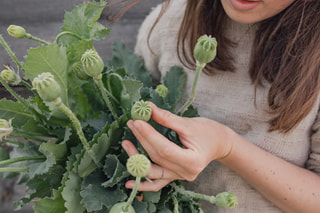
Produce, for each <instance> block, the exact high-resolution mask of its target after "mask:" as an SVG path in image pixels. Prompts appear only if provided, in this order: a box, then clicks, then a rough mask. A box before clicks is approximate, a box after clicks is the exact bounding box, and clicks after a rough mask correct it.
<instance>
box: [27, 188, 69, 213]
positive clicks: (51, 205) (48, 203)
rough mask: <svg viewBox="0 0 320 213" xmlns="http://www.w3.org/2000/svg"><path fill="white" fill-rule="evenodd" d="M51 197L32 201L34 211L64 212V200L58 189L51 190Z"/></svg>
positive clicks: (42, 212)
mask: <svg viewBox="0 0 320 213" xmlns="http://www.w3.org/2000/svg"><path fill="white" fill-rule="evenodd" d="M53 196H54V197H53V198H49V197H46V198H43V199H40V200H37V201H35V202H34V207H33V209H34V212H35V213H65V212H66V208H65V207H64V200H63V198H62V196H61V193H60V192H59V191H56V190H53Z"/></svg>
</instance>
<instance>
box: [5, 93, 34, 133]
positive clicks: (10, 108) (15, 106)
mask: <svg viewBox="0 0 320 213" xmlns="http://www.w3.org/2000/svg"><path fill="white" fill-rule="evenodd" d="M0 118H2V119H6V120H9V119H11V118H13V120H12V126H13V127H14V128H22V126H23V125H25V124H26V123H27V122H28V121H30V120H33V119H34V116H33V114H30V113H29V112H28V111H27V110H26V109H25V107H24V105H23V104H21V103H19V102H14V101H10V100H6V99H1V100H0Z"/></svg>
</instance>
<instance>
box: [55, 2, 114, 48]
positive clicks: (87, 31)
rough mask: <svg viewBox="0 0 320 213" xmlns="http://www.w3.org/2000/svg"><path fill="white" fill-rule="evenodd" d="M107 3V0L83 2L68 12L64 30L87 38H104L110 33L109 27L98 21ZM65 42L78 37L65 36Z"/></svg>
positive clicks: (65, 17) (70, 41) (72, 40)
mask: <svg viewBox="0 0 320 213" xmlns="http://www.w3.org/2000/svg"><path fill="white" fill-rule="evenodd" d="M105 5H106V2H105V1H100V2H94V1H93V2H90V4H87V3H83V4H80V5H78V6H76V7H74V9H73V10H72V11H71V12H66V13H65V16H64V24H63V26H62V28H61V29H62V31H65V32H71V33H74V34H76V35H77V36H79V37H81V38H82V39H85V40H103V39H105V37H106V36H107V35H108V34H109V31H110V30H109V29H107V28H105V27H104V26H103V25H101V24H100V23H98V22H97V21H98V20H99V18H100V16H101V13H102V11H103V9H104V6H105ZM61 40H62V41H63V43H64V44H67V43H72V42H74V41H76V40H77V39H76V38H74V37H72V36H68V37H67V36H64V37H63V38H62V39H61Z"/></svg>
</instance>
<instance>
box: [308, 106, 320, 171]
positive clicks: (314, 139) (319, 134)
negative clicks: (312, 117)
mask: <svg viewBox="0 0 320 213" xmlns="http://www.w3.org/2000/svg"><path fill="white" fill-rule="evenodd" d="M312 130H313V134H312V136H311V147H310V155H309V159H308V161H307V164H306V167H307V169H309V170H311V171H313V172H315V173H317V174H318V175H320V111H319V112H318V116H317V118H316V121H315V123H314V125H313V128H312Z"/></svg>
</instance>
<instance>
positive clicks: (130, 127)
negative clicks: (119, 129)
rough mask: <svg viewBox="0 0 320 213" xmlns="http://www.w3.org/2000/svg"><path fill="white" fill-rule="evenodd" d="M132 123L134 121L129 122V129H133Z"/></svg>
mask: <svg viewBox="0 0 320 213" xmlns="http://www.w3.org/2000/svg"><path fill="white" fill-rule="evenodd" d="M132 122H133V121H132V120H130V121H128V122H127V126H128V127H129V129H132V128H133V126H132Z"/></svg>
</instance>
